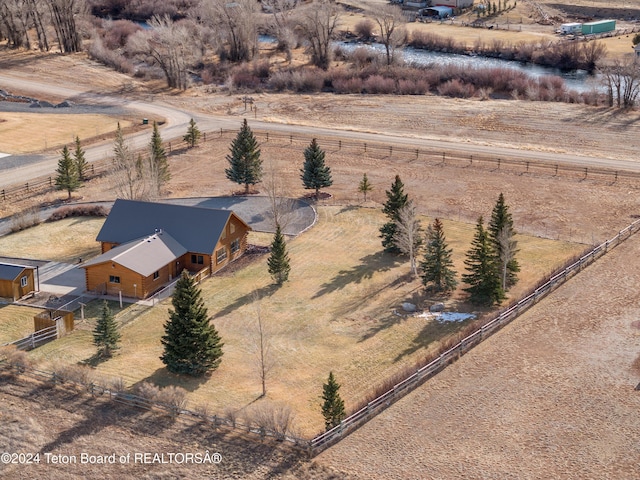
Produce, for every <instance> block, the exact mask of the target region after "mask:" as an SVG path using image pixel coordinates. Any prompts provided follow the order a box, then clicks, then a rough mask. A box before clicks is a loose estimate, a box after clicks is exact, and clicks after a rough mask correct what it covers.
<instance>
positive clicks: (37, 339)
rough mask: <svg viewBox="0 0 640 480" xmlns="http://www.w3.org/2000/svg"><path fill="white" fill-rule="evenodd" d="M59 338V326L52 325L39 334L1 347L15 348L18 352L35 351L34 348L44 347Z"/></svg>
mask: <svg viewBox="0 0 640 480" xmlns="http://www.w3.org/2000/svg"><path fill="white" fill-rule="evenodd" d="M56 338H58V325H57V323H56V325H52V326H51V327H47V328H44V329H42V330H38V331H37V332H34V333H30V334H29V335H27V336H26V337H24V338H21V339H20V340H15V341H13V342H9V343H4V344H2V345H0V347H8V346H15V347H16V348H17V349H18V350H25V351H26V350H33V349H34V348H37V347H39V346H40V345H44V344H45V343H48V342H51V341H53V340H55V339H56Z"/></svg>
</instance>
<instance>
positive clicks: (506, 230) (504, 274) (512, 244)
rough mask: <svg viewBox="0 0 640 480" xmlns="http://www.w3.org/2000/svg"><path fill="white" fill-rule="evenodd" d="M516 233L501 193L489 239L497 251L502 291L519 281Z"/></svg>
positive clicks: (491, 224) (493, 214) (491, 223)
mask: <svg viewBox="0 0 640 480" xmlns="http://www.w3.org/2000/svg"><path fill="white" fill-rule="evenodd" d="M515 234H516V232H515V230H514V229H513V218H512V217H511V213H509V207H508V205H507V204H506V203H505V201H504V195H503V194H502V193H501V194H500V195H499V196H498V200H497V202H496V204H495V206H494V207H493V212H492V213H491V221H490V222H489V239H490V240H491V245H492V247H493V250H494V251H495V256H496V258H495V260H496V262H497V264H498V269H499V270H500V275H501V278H502V282H501V284H502V289H503V290H505V291H506V290H508V289H509V287H511V286H513V285H515V284H516V283H517V281H518V275H517V274H518V272H519V271H520V264H519V263H518V260H516V258H515V255H516V253H517V252H518V249H517V246H518V242H517V241H516V240H514V236H515Z"/></svg>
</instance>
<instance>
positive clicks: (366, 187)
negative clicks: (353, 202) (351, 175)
mask: <svg viewBox="0 0 640 480" xmlns="http://www.w3.org/2000/svg"><path fill="white" fill-rule="evenodd" d="M371 190H373V186H372V185H371V184H370V183H369V179H368V178H367V174H366V173H365V174H364V175H362V180H360V185H358V191H359V192H360V193H362V194H363V195H364V201H365V203H366V201H367V193H368V192H370V191H371Z"/></svg>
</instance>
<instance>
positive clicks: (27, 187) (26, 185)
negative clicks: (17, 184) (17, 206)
mask: <svg viewBox="0 0 640 480" xmlns="http://www.w3.org/2000/svg"><path fill="white" fill-rule="evenodd" d="M24 186H25V188H26V189H27V192H28V191H29V182H27V183H25V184H24Z"/></svg>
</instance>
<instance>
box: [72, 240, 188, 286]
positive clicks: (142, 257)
mask: <svg viewBox="0 0 640 480" xmlns="http://www.w3.org/2000/svg"><path fill="white" fill-rule="evenodd" d="M185 253H187V250H186V249H185V247H183V246H182V245H180V244H179V243H178V242H177V241H176V240H175V239H174V238H173V237H172V236H171V235H169V233H167V232H166V231H162V233H154V234H152V235H149V236H147V237H144V238H140V239H138V240H134V241H132V242H128V243H125V244H123V245H118V246H117V247H115V248H112V249H111V250H109V251H107V252H105V253H103V254H102V255H99V256H97V257H96V258H94V259H92V260H89V261H88V262H85V263H84V264H83V265H82V268H86V267H89V266H91V265H98V264H101V263H106V262H115V263H117V264H119V265H122V266H123V267H125V268H128V269H129V270H133V271H134V272H137V273H139V274H141V275H143V276H145V277H148V276H149V275H151V274H152V273H153V272H156V271H158V270H160V269H161V268H162V267H164V266H165V265H168V264H169V263H171V262H172V261H174V260H175V259H177V258H179V257H181V256H182V255H184V254H185Z"/></svg>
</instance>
